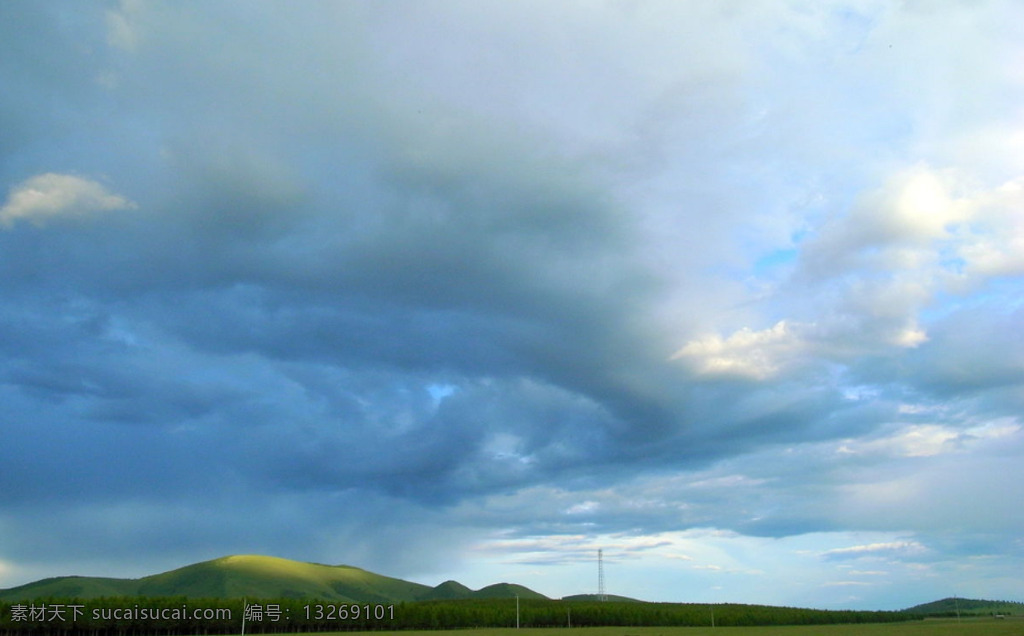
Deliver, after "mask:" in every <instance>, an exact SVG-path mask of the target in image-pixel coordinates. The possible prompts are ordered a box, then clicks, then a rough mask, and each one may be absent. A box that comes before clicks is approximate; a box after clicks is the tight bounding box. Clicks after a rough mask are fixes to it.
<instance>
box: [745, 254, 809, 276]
mask: <svg viewBox="0 0 1024 636" xmlns="http://www.w3.org/2000/svg"><path fill="white" fill-rule="evenodd" d="M799 254H800V250H798V249H796V248H787V249H780V250H775V251H773V252H770V253H768V254H766V255H765V256H762V257H761V258H759V259H757V261H755V262H754V274H755V275H756V276H764V275H768V274H771V273H774V272H776V271H778V269H779V268H781V267H786V266H790V265H793V264H794V263H796V259H797V256H799Z"/></svg>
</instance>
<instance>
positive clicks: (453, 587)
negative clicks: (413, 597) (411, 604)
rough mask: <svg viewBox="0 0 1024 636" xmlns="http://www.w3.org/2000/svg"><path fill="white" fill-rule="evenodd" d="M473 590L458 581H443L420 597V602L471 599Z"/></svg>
mask: <svg viewBox="0 0 1024 636" xmlns="http://www.w3.org/2000/svg"><path fill="white" fill-rule="evenodd" d="M472 597H473V590H471V589H469V588H468V587H466V586H465V585H463V584H462V583H459V582H458V581H445V582H444V583H442V584H440V585H438V586H437V587H435V588H434V589H432V590H430V591H429V592H427V593H426V594H424V595H423V596H421V597H420V600H421V601H445V600H449V599H460V598H472Z"/></svg>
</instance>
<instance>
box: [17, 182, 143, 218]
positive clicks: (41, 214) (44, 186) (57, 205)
mask: <svg viewBox="0 0 1024 636" xmlns="http://www.w3.org/2000/svg"><path fill="white" fill-rule="evenodd" d="M134 207H136V205H135V203H133V202H131V201H129V200H128V199H126V198H124V197H123V196H121V195H118V194H115V193H113V192H111V191H110V190H108V189H107V188H106V187H105V186H104V185H103V184H101V183H99V182H97V181H93V180H90V179H85V178H83V177H78V176H75V175H69V174H57V173H54V172H47V173H45V174H40V175H36V176H34V177H31V178H29V179H26V180H25V181H23V182H22V183H20V184H18V185H16V186H15V187H13V188H12V189H11V192H10V194H9V195H8V196H7V201H6V202H5V203H4V205H3V207H2V208H0V225H4V226H6V227H10V226H12V225H13V224H14V223H15V222H17V221H21V220H24V221H29V222H32V223H35V224H37V225H43V224H44V223H46V222H47V221H48V220H50V219H54V218H60V217H71V216H84V215H87V214H89V213H92V212H105V211H110V210H125V209H131V208H134Z"/></svg>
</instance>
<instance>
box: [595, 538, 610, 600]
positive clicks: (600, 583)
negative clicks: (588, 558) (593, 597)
mask: <svg viewBox="0 0 1024 636" xmlns="http://www.w3.org/2000/svg"><path fill="white" fill-rule="evenodd" d="M597 600H599V601H607V600H608V597H607V596H605V593H604V550H602V549H600V548H598V550H597Z"/></svg>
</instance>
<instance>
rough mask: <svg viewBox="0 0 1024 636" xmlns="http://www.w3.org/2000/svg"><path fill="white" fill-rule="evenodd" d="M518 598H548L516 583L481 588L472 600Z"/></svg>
mask: <svg viewBox="0 0 1024 636" xmlns="http://www.w3.org/2000/svg"><path fill="white" fill-rule="evenodd" d="M517 596H518V597H519V598H522V599H527V598H538V599H547V598H548V597H546V596H544V595H543V594H541V593H539V592H534V591H533V590H531V589H530V588H528V587H523V586H522V585H516V584H514V583H495V584H494V585H488V586H487V587H484V588H480V589H479V590H477V591H476V592H473V596H472V597H471V598H515V597H517Z"/></svg>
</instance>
